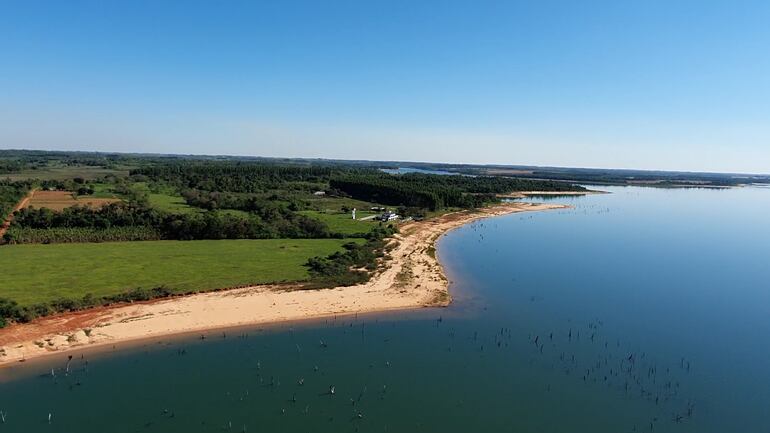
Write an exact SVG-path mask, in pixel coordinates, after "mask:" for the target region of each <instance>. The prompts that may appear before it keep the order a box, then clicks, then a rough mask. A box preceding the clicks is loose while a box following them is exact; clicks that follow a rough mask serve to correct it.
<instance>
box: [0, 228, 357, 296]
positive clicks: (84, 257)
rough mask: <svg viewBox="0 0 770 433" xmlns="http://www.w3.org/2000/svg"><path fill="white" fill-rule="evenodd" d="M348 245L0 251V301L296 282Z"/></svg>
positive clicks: (115, 245)
mask: <svg viewBox="0 0 770 433" xmlns="http://www.w3.org/2000/svg"><path fill="white" fill-rule="evenodd" d="M346 242H350V240H340V239H264V240H201V241H146V242H109V243H86V244H51V245H41V244H36V245H5V246H1V247H0V263H1V264H2V278H0V298H8V299H12V300H15V301H17V302H18V303H19V304H21V305H23V306H24V305H32V304H36V303H43V302H50V301H53V300H56V299H60V298H67V299H80V298H82V297H83V296H84V295H86V294H89V293H90V294H92V295H93V296H95V297H101V296H107V295H115V294H119V293H123V292H126V291H129V290H131V289H135V288H144V289H149V288H154V287H158V286H162V285H163V286H166V287H167V288H169V289H171V290H173V291H175V292H180V293H186V292H196V291H205V290H213V289H219V288H226V287H233V286H241V285H248V284H264V283H277V282H291V281H302V280H306V279H307V278H308V272H307V269H306V268H305V266H303V265H304V264H305V263H306V262H307V260H308V259H309V258H311V257H315V256H327V255H329V254H331V253H333V252H335V251H340V250H342V245H343V244H344V243H346Z"/></svg>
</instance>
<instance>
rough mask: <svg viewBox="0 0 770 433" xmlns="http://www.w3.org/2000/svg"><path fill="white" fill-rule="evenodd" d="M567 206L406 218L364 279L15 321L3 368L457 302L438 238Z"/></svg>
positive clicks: (1, 354)
mask: <svg viewBox="0 0 770 433" xmlns="http://www.w3.org/2000/svg"><path fill="white" fill-rule="evenodd" d="M567 207H568V206H565V205H550V204H533V203H523V202H512V203H503V204H497V205H493V206H489V207H485V208H481V209H477V210H469V211H460V212H454V213H449V214H444V215H441V216H439V217H436V218H432V219H428V220H424V221H412V222H407V223H404V224H402V225H401V226H400V233H399V234H397V235H395V236H394V237H393V239H392V242H394V243H397V244H395V247H394V248H393V250H392V251H391V252H390V254H389V256H390V257H391V258H390V259H389V260H387V261H386V265H385V266H383V269H381V270H379V271H377V272H376V273H375V275H373V276H372V278H371V280H370V281H369V282H367V283H365V284H361V285H356V286H347V287H335V288H330V289H312V290H293V289H292V288H291V286H285V285H282V286H276V285H261V286H251V287H246V288H239V289H231V290H222V291H211V292H203V293H197V294H193V295H189V296H182V297H174V298H170V299H159V300H153V301H147V302H141V303H134V304H123V305H116V306H110V307H102V308H96V309H90V310H84V311H79V312H72V313H64V314H59V315H54V316H50V317H45V318H41V319H38V320H35V321H33V322H31V323H28V324H14V325H11V326H10V327H8V328H5V329H2V330H0V369H2V368H4V367H9V366H11V365H19V363H20V362H26V361H33V360H35V361H37V360H41V361H42V360H44V359H48V358H50V357H53V356H55V355H72V354H73V352H75V351H78V352H82V351H87V352H90V353H93V352H102V351H103V350H110V349H109V346H117V345H120V346H121V349H122V348H123V347H136V346H139V345H141V344H143V343H146V342H149V341H154V340H160V339H162V338H168V337H177V336H178V337H181V338H184V337H185V336H191V335H194V334H200V333H211V332H215V331H218V330H225V332H226V330H227V329H235V328H245V327H250V328H254V327H255V326H266V327H272V326H274V325H286V324H290V323H294V322H297V323H306V322H314V321H318V320H324V319H326V320H328V319H329V318H331V317H337V318H339V317H344V316H348V317H349V316H354V315H357V314H366V315H369V314H376V313H389V312H395V311H409V310H416V309H421V308H426V307H445V306H448V305H449V303H450V302H451V296H450V294H449V281H448V279H447V277H446V274H445V272H444V268H443V266H442V264H441V263H440V262H439V261H438V258H437V257H436V254H435V244H436V242H437V241H438V240H439V239H440V238H441V237H442V236H444V235H445V234H447V233H449V232H451V231H452V230H454V229H457V228H459V227H461V226H463V225H465V224H467V223H470V222H472V221H476V220H478V219H482V218H490V217H495V216H502V215H507V214H512V213H518V212H532V211H542V210H550V209H563V208H567ZM34 364H37V362H35V363H34Z"/></svg>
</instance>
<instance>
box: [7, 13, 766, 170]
mask: <svg viewBox="0 0 770 433" xmlns="http://www.w3.org/2000/svg"><path fill="white" fill-rule="evenodd" d="M0 148H34V149H61V150H101V151H124V152H159V153H196V154H236V155H260V156H283V157H325V158H344V159H385V160H412V161H436V162H468V163H499V164H533V165H559V166H585V167H616V168H649V169H681V170H705V171H731V172H754V173H770V2H768V1H766V0H761V1H709V0H698V1H677V0H666V1H617V0H613V1H606V2H601V1H574V0H562V1H541V0H537V1H534V0H533V1H528V2H516V1H501V2H480V1H470V0H469V1H466V2H454V1H435V2H432V1H427V0H420V1H415V0H406V1H399V0H383V1H375V0H363V1H362V0H352V1H331V0H329V1H327V0H310V1H287V0H280V1H274V2H266V1H257V0H252V1H243V2H240V1H232V0H228V1H191V0H185V1H178V2H174V1H165V0H164V1H157V0H153V1H146V2H145V1H138V0H131V1H121V2H118V1H106V0H99V1H93V2H85V1H59V0H56V1H49V2H46V1H36V0H19V1H7V0H0Z"/></svg>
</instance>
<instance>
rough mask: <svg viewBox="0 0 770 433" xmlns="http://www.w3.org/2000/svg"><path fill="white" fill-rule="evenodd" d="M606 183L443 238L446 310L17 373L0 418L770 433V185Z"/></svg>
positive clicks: (134, 425) (235, 336)
mask: <svg viewBox="0 0 770 433" xmlns="http://www.w3.org/2000/svg"><path fill="white" fill-rule="evenodd" d="M599 188H600V189H604V190H607V191H610V192H612V194H605V195H593V196H588V197H577V198H565V197H559V198H554V199H552V200H553V201H554V202H557V203H566V204H570V205H572V206H574V208H572V209H568V210H557V211H549V212H540V213H525V214H514V215H508V216H504V217H498V218H493V219H487V220H483V221H478V222H475V223H473V224H470V225H467V226H464V227H462V228H460V229H458V230H455V231H453V232H451V233H450V234H449V235H447V236H446V237H444V238H442V240H441V241H440V244H439V249H438V250H439V255H440V257H441V260H442V262H443V263H444V264H445V266H446V267H447V271H448V274H449V277H450V279H451V280H452V281H453V284H452V287H451V290H452V294H453V296H454V297H455V302H454V303H453V304H452V306H451V307H449V308H446V309H426V310H421V311H416V312H409V313H396V314H387V315H366V316H358V317H344V318H343V317H340V318H337V319H329V320H324V321H320V322H312V323H303V324H293V325H280V326H275V327H270V328H261V329H256V328H252V329H242V330H227V331H225V332H224V333H223V332H222V331H217V332H212V333H209V334H207V337H206V338H205V339H200V337H198V336H189V337H183V338H176V339H166V340H162V341H155V342H152V343H148V344H144V345H142V346H141V347H135V348H131V349H122V348H118V349H117V350H115V351H113V352H109V353H102V354H86V355H85V356H83V358H81V354H80V353H77V352H75V353H74V359H73V360H72V361H71V363H70V364H69V367H68V369H69V372H67V371H66V370H67V357H66V356H65V355H62V356H60V357H54V358H52V359H50V360H48V361H46V362H45V363H36V364H29V365H20V366H15V367H13V368H12V369H5V370H4V371H2V372H0V376H2V378H3V381H2V382H0V412H1V413H2V415H3V417H4V419H5V422H4V423H2V424H0V432H42V431H51V432H54V431H56V432H100V433H101V432H194V431H234V432H244V431H245V432H355V431H361V432H388V431H389V432H427V431H430V432H441V433H451V432H549V433H565V432H567V433H568V432H586V433H588V432H590V433H604V432H606V433H619V432H651V431H654V432H698V433H708V432H717V433H730V432H739V433H750V432H763V433H767V432H770V218H768V215H770V189H767V188H759V187H756V188H737V189H730V190H710V189H687V190H685V189H652V188H632V187H628V188H616V187H606V188H605V187H599ZM52 367H53V369H54V371H53V373H52V372H51V369H52Z"/></svg>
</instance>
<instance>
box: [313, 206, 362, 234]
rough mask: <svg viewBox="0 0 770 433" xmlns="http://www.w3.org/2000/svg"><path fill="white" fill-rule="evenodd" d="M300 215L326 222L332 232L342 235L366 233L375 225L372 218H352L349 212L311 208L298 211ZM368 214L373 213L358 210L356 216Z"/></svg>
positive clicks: (360, 216)
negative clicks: (313, 209) (323, 210)
mask: <svg viewBox="0 0 770 433" xmlns="http://www.w3.org/2000/svg"><path fill="white" fill-rule="evenodd" d="M298 213H300V214H302V215H306V216H309V217H311V218H315V219H318V220H320V221H323V222H324V223H326V225H327V226H328V227H329V230H331V231H332V232H334V233H342V234H343V235H354V234H358V233H368V232H369V231H371V230H372V229H373V228H374V227H376V226H377V222H376V221H374V220H367V221H361V220H360V219H358V220H354V219H352V217H351V215H350V214H347V213H339V212H318V211H312V210H306V211H299V212H298ZM368 215H374V213H373V212H358V213H357V217H358V218H363V217H366V216H368Z"/></svg>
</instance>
